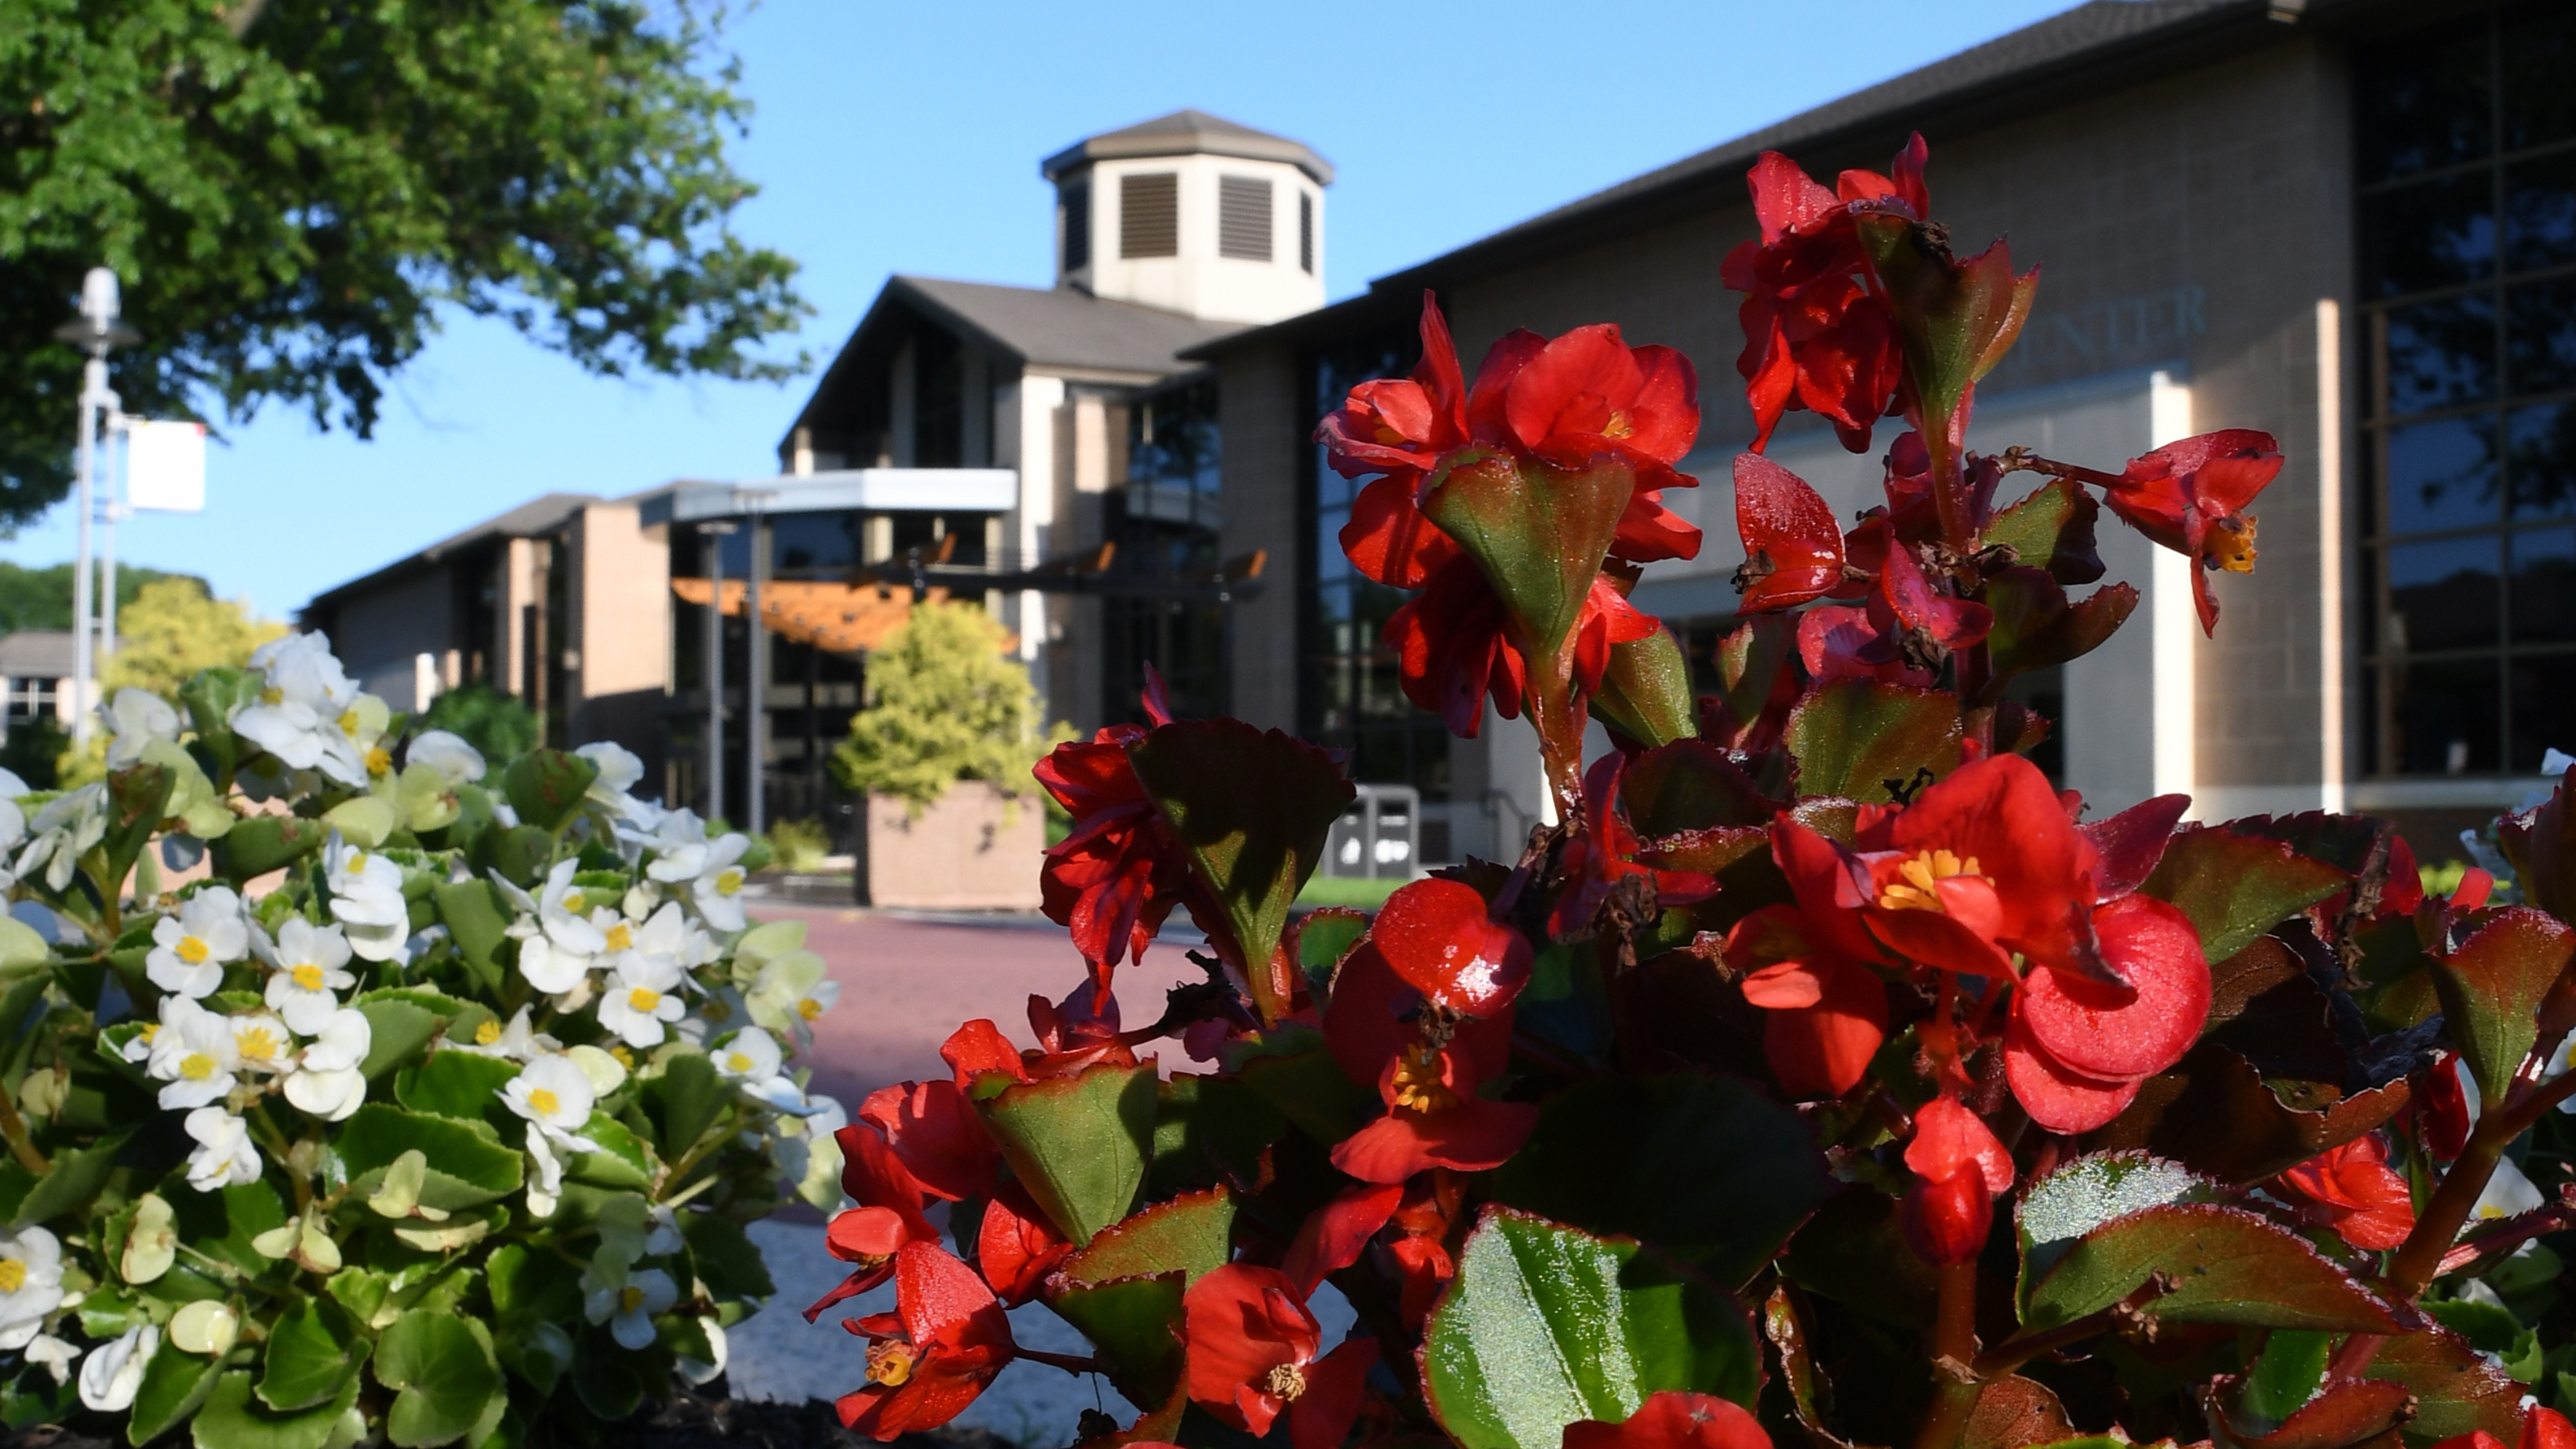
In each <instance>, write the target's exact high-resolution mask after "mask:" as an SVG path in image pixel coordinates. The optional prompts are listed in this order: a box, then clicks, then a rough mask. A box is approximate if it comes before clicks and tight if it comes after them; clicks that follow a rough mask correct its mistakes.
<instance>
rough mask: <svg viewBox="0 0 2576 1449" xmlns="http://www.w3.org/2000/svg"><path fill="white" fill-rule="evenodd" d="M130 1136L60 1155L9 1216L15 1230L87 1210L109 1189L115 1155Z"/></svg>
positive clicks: (111, 1139)
mask: <svg viewBox="0 0 2576 1449" xmlns="http://www.w3.org/2000/svg"><path fill="white" fill-rule="evenodd" d="M131 1135H132V1134H131V1133H119V1134H118V1135H116V1136H114V1137H110V1138H108V1139H106V1140H105V1141H102V1142H98V1143H94V1144H92V1145H91V1146H89V1147H85V1148H83V1149H81V1150H80V1151H78V1152H64V1153H58V1154H56V1155H55V1157H54V1170H53V1171H51V1172H49V1173H46V1174H45V1175H44V1176H43V1177H40V1178H38V1179H36V1185H35V1186H34V1187H32V1188H29V1189H28V1190H27V1196H26V1197H25V1198H24V1199H22V1200H21V1201H20V1202H19V1204H18V1210H17V1211H16V1212H15V1213H12V1214H11V1215H10V1222H9V1226H10V1227H11V1228H12V1229H13V1230H14V1229H17V1228H23V1227H25V1226H27V1225H28V1224H29V1223H42V1222H51V1221H53V1220H54V1219H57V1218H63V1217H68V1216H70V1215H72V1214H75V1213H78V1212H79V1211H80V1210H81V1209H83V1208H85V1207H88V1206H89V1202H90V1199H91V1198H94V1197H96V1196H98V1190H99V1189H100V1188H102V1187H104V1186H106V1185H107V1178H108V1174H109V1173H111V1172H114V1171H115V1170H116V1154H117V1153H118V1152H119V1151H120V1150H122V1149H123V1148H124V1146H125V1139H126V1138H127V1137H129V1136H131Z"/></svg>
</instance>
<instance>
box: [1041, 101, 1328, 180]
mask: <svg viewBox="0 0 2576 1449" xmlns="http://www.w3.org/2000/svg"><path fill="white" fill-rule="evenodd" d="M1197 155H1205V156H1241V157H1244V158H1246V159H1248V160H1253V161H1284V162H1286V163H1288V164H1289V165H1291V166H1294V167H1296V168H1297V169H1299V170H1301V171H1303V172H1305V173H1306V174H1307V175H1309V176H1312V177H1314V178H1315V184H1316V185H1318V186H1330V185H1332V184H1333V163H1331V162H1330V161H1327V160H1325V159H1324V158H1323V157H1321V156H1318V155H1316V154H1315V153H1314V151H1313V150H1311V149H1310V148H1308V147H1307V146H1306V144H1305V143H1304V142H1302V141H1292V140H1290V139H1289V138H1287V137H1286V136H1277V135H1273V134H1271V133H1270V132H1268V131H1256V130H1254V129H1252V128H1251V127H1250V126H1246V125H1243V124H1241V123H1239V122H1235V121H1229V120H1227V119H1225V118H1224V117H1223V116H1211V115H1209V114H1208V113H1207V112H1205V111H1174V112H1172V113H1171V114H1170V115H1168V116H1156V117H1155V118H1154V119H1152V120H1150V121H1139V122H1137V123H1136V124H1135V125H1132V126H1129V127H1126V128H1125V129H1123V130H1117V131H1103V132H1101V133H1100V134H1099V135H1097V136H1093V137H1091V138H1089V139H1088V140H1082V141H1076V142H1074V143H1073V144H1072V145H1070V146H1067V147H1065V148H1064V149H1063V150H1061V151H1058V152H1056V153H1055V154H1054V155H1052V156H1049V157H1048V158H1046V159H1045V160H1044V161H1041V162H1039V163H1038V171H1039V173H1040V174H1041V175H1043V176H1045V177H1046V179H1047V180H1049V181H1053V180H1055V179H1056V178H1057V177H1059V176H1062V175H1063V174H1064V173H1065V172H1067V171H1070V170H1072V169H1073V168H1074V167H1077V166H1087V165H1089V164H1091V163H1092V162H1094V161H1109V160H1124V159H1130V158H1134V157H1141V156H1197Z"/></svg>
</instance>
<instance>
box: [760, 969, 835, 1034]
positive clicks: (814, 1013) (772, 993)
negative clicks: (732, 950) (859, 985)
mask: <svg viewBox="0 0 2576 1449" xmlns="http://www.w3.org/2000/svg"><path fill="white" fill-rule="evenodd" d="M825 970H826V968H825V966H824V964H823V958H822V957H820V956H817V955H815V954H814V953H813V952H811V951H808V950H805V949H803V948H802V947H800V948H798V949H796V950H793V951H788V952H784V953H782V954H780V955H778V956H776V957H773V958H772V959H770V960H768V961H764V962H762V963H761V966H760V970H759V972H758V973H757V974H755V975H754V976H753V977H752V978H751V989H749V990H748V991H745V992H744V993H743V1008H744V1010H746V1011H748V1012H750V1013H751V1019H752V1020H753V1021H755V1022H758V1023H759V1024H760V1025H762V1026H765V1027H767V1028H769V1030H770V1031H771V1032H772V1033H774V1034H776V1035H779V1036H786V1035H789V1034H791V1033H792V1034H794V1035H795V1036H796V1037H797V1039H798V1040H800V1041H803V1040H808V1039H810V1038H811V1036H812V1034H813V1028H812V1023H813V1021H814V1020H815V1018H817V1017H820V1016H821V1015H822V1014H823V1013H824V1012H826V1011H829V1010H830V1009H831V1008H832V1006H833V1005H834V1004H835V1003H836V1002H838V1001H839V1000H840V988H839V986H838V985H836V984H835V983H834V982H832V981H831V980H830V979H829V978H828V977H826V976H825V974H824V972H825Z"/></svg>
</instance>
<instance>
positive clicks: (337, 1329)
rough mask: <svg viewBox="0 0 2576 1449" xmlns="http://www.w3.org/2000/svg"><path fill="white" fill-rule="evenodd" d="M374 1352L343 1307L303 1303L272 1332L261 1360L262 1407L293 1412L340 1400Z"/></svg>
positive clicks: (327, 1302) (288, 1309)
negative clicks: (337, 1398) (344, 1389)
mask: <svg viewBox="0 0 2576 1449" xmlns="http://www.w3.org/2000/svg"><path fill="white" fill-rule="evenodd" d="M370 1347H371V1345H370V1344H369V1343H368V1341H367V1339H366V1338H365V1337H364V1336H363V1335H361V1334H360V1333H359V1332H358V1329H357V1325H355V1324H353V1323H351V1322H350V1321H349V1315H348V1313H347V1311H346V1310H344V1309H343V1308H341V1307H340V1305H338V1304H337V1303H334V1302H332V1301H331V1300H330V1299H328V1298H298V1299H296V1300H295V1301H294V1302H292V1303H290V1304H288V1305H287V1307H286V1311H285V1312H283V1313H280V1314H279V1315H278V1316H277V1320H276V1322H275V1323H273V1324H271V1325H270V1327H269V1330H268V1346H267V1348H266V1349H265V1350H264V1351H263V1352H262V1355H261V1358H260V1365H261V1367H260V1378H259V1398H260V1402H261V1403H263V1404H266V1405H267V1406H268V1407H269V1408H272V1409H276V1410H279V1411H288V1410H294V1409H309V1408H311V1407H313V1406H314V1405H315V1404H319V1403H322V1402H324V1401H326V1400H328V1399H332V1398H335V1397H337V1396H338V1395H339V1393H340V1391H341V1389H342V1388H343V1387H345V1386H346V1385H347V1384H349V1383H350V1381H352V1380H353V1379H355V1378H356V1377H357V1373H358V1365H360V1364H361V1363H364V1362H365V1361H366V1358H367V1354H368V1351H369V1349H370Z"/></svg>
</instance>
